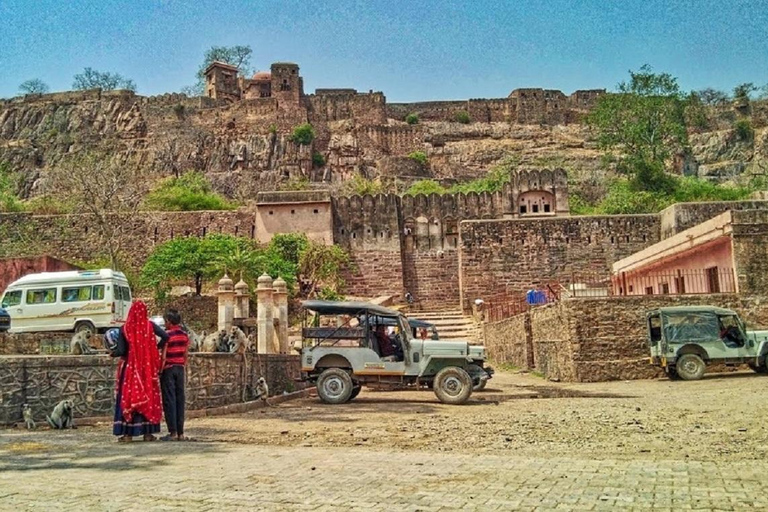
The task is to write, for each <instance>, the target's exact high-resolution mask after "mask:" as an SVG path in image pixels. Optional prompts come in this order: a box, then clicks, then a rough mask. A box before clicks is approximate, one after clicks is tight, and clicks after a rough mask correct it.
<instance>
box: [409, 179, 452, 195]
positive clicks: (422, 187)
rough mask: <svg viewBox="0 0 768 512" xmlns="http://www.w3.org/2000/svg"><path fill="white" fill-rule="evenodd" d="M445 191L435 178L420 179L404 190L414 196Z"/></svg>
mask: <svg viewBox="0 0 768 512" xmlns="http://www.w3.org/2000/svg"><path fill="white" fill-rule="evenodd" d="M446 192H447V191H446V189H445V187H443V186H442V185H441V184H440V183H438V182H436V181H435V180H420V181H417V182H416V183H414V184H413V185H411V186H410V187H408V190H406V191H405V195H407V196H415V195H416V194H424V195H429V194H445V193H446Z"/></svg>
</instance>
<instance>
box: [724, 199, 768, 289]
mask: <svg viewBox="0 0 768 512" xmlns="http://www.w3.org/2000/svg"><path fill="white" fill-rule="evenodd" d="M731 218H732V219H733V225H732V228H733V232H732V234H731V240H732V244H733V266H734V268H735V269H736V272H737V275H736V279H737V280H738V284H739V292H740V293H742V294H747V295H750V294H755V295H760V294H765V293H766V290H768V210H736V211H733V212H731Z"/></svg>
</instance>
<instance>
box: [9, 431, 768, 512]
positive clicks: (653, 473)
mask: <svg viewBox="0 0 768 512" xmlns="http://www.w3.org/2000/svg"><path fill="white" fill-rule="evenodd" d="M765 475H768V462H765V461H731V462H713V461H710V462H695V461H688V460H632V459H629V458H627V459H620V458H600V457H599V454H597V457H596V458H593V459H590V458H586V457H579V458H564V457H562V456H558V457H548V456H547V455H546V454H542V455H541V456H540V457H531V456H516V455H504V456H500V455H494V454H482V455H473V454H468V453H466V452H464V453H457V452H448V453H431V452H429V451H425V450H421V451H404V450H387V449H381V448H367V447H358V446H347V447H336V448H318V447H289V446H264V445H253V444H238V443H220V442H191V443H159V442H157V443H134V444H132V445H118V444H116V443H114V441H113V439H112V438H111V437H110V436H109V435H107V434H106V433H104V429H101V430H96V429H93V428H90V429H89V428H82V429H79V430H77V431H72V432H54V431H40V432H35V433H27V432H24V431H18V430H6V431H0V510H13V511H20V510H54V509H55V510H58V511H63V510H128V509H134V510H136V509H140V508H149V509H152V510H214V511H216V512H222V511H228V510H242V509H246V508H247V509H250V510H302V511H305V510H414V511H415V510H423V511H433V510H458V509H461V510H615V509H623V510H648V509H662V510H664V509H666V510H681V509H699V510H745V509H749V508H755V509H768V493H766V492H765V485H764V482H765V478H766V476H765Z"/></svg>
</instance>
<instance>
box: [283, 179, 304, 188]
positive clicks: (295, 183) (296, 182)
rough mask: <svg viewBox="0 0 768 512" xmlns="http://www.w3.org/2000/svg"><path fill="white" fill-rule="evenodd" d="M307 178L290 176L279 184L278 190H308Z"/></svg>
mask: <svg viewBox="0 0 768 512" xmlns="http://www.w3.org/2000/svg"><path fill="white" fill-rule="evenodd" d="M309 189H310V185H309V180H308V179H307V178H298V179H296V178H291V179H290V180H288V181H286V182H285V183H282V184H281V185H280V190H309Z"/></svg>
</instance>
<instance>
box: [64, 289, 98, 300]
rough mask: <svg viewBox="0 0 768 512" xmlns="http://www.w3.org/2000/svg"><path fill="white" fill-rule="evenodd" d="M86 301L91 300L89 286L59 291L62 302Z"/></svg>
mask: <svg viewBox="0 0 768 512" xmlns="http://www.w3.org/2000/svg"><path fill="white" fill-rule="evenodd" d="M87 300H91V287H90V286H78V287H75V288H62V289H61V301H62V302H85V301H87Z"/></svg>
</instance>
